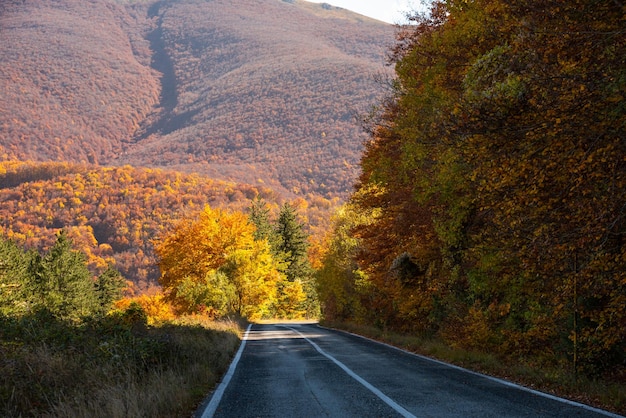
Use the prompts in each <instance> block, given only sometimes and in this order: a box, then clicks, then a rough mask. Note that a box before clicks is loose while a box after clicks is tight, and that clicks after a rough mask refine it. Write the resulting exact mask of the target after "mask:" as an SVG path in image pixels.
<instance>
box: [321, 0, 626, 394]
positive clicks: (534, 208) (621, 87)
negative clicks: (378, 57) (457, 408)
mask: <svg viewBox="0 0 626 418" xmlns="http://www.w3.org/2000/svg"><path fill="white" fill-rule="evenodd" d="M625 16H626V7H625V5H624V4H623V2H620V1H595V0H576V1H569V2H563V1H558V0H548V1H541V2H527V1H512V2H511V1H506V2H505V1H493V0H489V1H483V0H476V1H471V2H468V1H456V0H449V1H435V2H433V3H432V8H431V10H430V13H429V14H424V15H417V16H415V17H414V25H413V26H409V27H406V28H404V30H402V31H400V32H399V34H398V42H397V43H396V46H395V48H394V49H393V53H392V55H391V59H392V62H393V64H394V65H395V71H396V75H397V78H396V81H395V86H394V91H393V93H392V94H390V95H389V97H388V98H387V99H386V100H385V101H384V102H383V103H382V104H381V106H380V111H379V112H378V113H376V114H373V115H372V117H371V118H370V120H369V127H370V129H369V130H370V133H371V136H370V140H369V142H367V144H366V149H365V152H364V154H363V157H362V160H361V175H360V177H359V180H358V184H357V186H356V190H355V191H354V193H353V194H352V195H351V196H350V198H349V201H348V202H347V203H346V205H345V206H344V207H343V208H342V210H341V211H339V212H338V213H337V215H336V218H335V221H334V227H333V232H332V233H331V234H330V235H329V238H328V247H327V253H326V254H325V256H324V259H323V263H322V267H321V268H320V270H319V272H318V285H319V292H320V299H321V304H322V313H323V316H324V318H326V319H328V320H334V321H353V322H358V323H361V324H369V325H374V326H376V327H379V328H380V329H382V330H390V331H391V330H393V331H399V332H403V333H406V334H413V335H422V336H432V337H436V338H439V339H441V340H443V341H445V342H446V343H447V344H449V345H450V346H452V347H460V348H464V349H468V350H478V351H482V352H490V353H495V354H497V355H498V356H501V357H502V358H508V359H509V360H510V361H512V362H513V363H515V364H519V363H527V364H530V365H533V367H535V368H538V369H544V368H545V369H548V368H550V369H551V368H554V367H556V368H557V369H558V370H560V371H561V372H562V373H566V372H568V373H570V374H571V375H573V376H574V378H582V377H586V378H592V379H593V378H604V379H608V380H613V381H621V382H623V381H624V378H625V376H626V334H625V332H626V310H625V309H624V307H625V306H626V276H625V273H624V272H626V245H625V244H626V243H625V241H624V235H625V234H626V217H625V216H626V211H625V209H626V159H625V157H624V156H625V155H626V149H625V144H626V142H625V138H626V107H625V103H626V100H625V97H624V92H625V91H626V62H625V61H624V60H625V57H626V20H625ZM614 396H615V397H616V398H617V397H618V396H617V395H616V394H614ZM622 398H623V397H622ZM622 402H623V401H622Z"/></svg>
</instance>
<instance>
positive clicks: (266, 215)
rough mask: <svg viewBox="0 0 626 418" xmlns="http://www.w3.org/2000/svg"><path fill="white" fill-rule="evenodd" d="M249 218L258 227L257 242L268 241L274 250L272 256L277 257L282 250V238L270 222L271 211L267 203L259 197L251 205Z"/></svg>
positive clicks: (256, 232)
mask: <svg viewBox="0 0 626 418" xmlns="http://www.w3.org/2000/svg"><path fill="white" fill-rule="evenodd" d="M248 210H249V214H248V218H249V219H250V222H251V223H252V224H253V225H254V226H255V227H256V231H254V239H255V240H256V241H262V240H264V239H265V240H267V242H268V243H269V244H270V248H271V250H272V255H277V254H278V251H279V248H280V241H281V237H280V235H279V234H278V233H277V231H276V230H275V229H274V227H273V225H272V222H271V220H270V210H269V208H268V207H267V203H266V202H265V201H264V200H263V199H261V198H259V197H257V198H256V199H255V200H253V201H252V204H251V205H250V208H249V209H248Z"/></svg>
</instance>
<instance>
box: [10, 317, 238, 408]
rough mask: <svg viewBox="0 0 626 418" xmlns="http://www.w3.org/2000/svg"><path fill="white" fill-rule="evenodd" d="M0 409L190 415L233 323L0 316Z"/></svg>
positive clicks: (223, 361) (217, 372)
mask: <svg viewBox="0 0 626 418" xmlns="http://www.w3.org/2000/svg"><path fill="white" fill-rule="evenodd" d="M0 332H1V334H0V337H1V338H0V343H1V345H0V354H1V355H0V405H1V406H0V416H23V417H29V416H38V417H45V416H54V417H154V416H159V417H179V416H190V415H191V414H192V413H193V411H195V409H196V408H197V406H198V405H199V404H200V402H201V401H202V400H203V399H204V398H205V397H206V396H207V394H208V393H209V392H210V391H211V389H212V388H213V387H214V386H215V384H216V383H217V381H218V379H219V377H220V376H221V375H222V374H223V372H224V371H225V370H226V368H227V367H228V365H229V363H230V359H231V356H232V355H233V353H234V351H235V350H236V348H237V347H238V345H239V335H240V333H241V327H240V326H239V324H237V323H236V322H234V321H228V322H222V323H216V322H210V321H206V320H202V319H199V318H184V319H182V320H180V321H179V322H176V323H165V324H161V325H159V326H153V327H145V326H141V325H140V326H137V324H133V325H131V326H129V327H124V326H121V325H120V324H119V323H115V322H114V321H108V322H106V321H104V322H99V323H97V324H90V325H89V326H83V327H80V328H72V327H70V326H68V325H66V324H62V323H59V322H57V321H55V320H52V319H50V318H47V319H46V320H45V321H43V322H42V321H40V320H37V319H33V318H31V319H29V320H22V321H15V320H6V319H3V320H2V324H1V328H0Z"/></svg>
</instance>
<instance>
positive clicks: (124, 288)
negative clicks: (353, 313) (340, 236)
mask: <svg viewBox="0 0 626 418" xmlns="http://www.w3.org/2000/svg"><path fill="white" fill-rule="evenodd" d="M154 241H155V246H156V248H157V254H158V256H159V258H160V262H159V267H160V270H161V271H162V276H161V278H160V285H161V287H160V288H158V289H157V288H153V289H151V291H150V292H144V293H142V294H139V295H133V294H132V292H133V287H132V286H128V285H129V283H127V282H126V281H125V280H124V279H123V278H122V276H121V275H120V274H119V273H118V272H117V270H115V269H114V268H113V267H112V265H109V266H108V267H107V268H106V269H104V271H103V272H102V273H101V274H99V275H97V276H94V273H93V271H90V269H89V262H88V261H89V259H88V256H87V255H86V254H85V253H83V252H81V251H78V250H76V249H75V248H74V247H73V242H72V239H71V238H70V237H69V236H68V234H67V233H66V232H65V231H64V230H60V232H59V233H58V234H57V238H56V241H55V242H54V243H53V244H52V245H51V246H50V248H48V249H47V250H45V251H42V252H39V251H37V250H36V249H30V250H24V249H23V247H21V246H19V245H18V244H16V243H15V242H14V241H12V240H10V239H8V238H5V237H3V236H2V235H0V415H2V416H24V417H27V416H59V417H64V416H65V417H128V416H132V417H139V416H146V417H151V416H158V417H179V416H189V415H190V414H192V413H193V412H194V411H195V410H196V409H197V408H198V406H199V404H200V402H201V401H202V400H203V399H204V398H205V397H206V396H207V394H209V393H210V391H211V390H212V388H213V387H214V386H215V384H216V383H217V381H218V380H219V378H220V376H221V375H222V374H223V373H224V371H225V370H226V368H227V367H228V365H229V363H230V359H231V357H232V355H233V354H234V352H235V350H236V349H237V347H238V346H239V342H240V336H241V332H242V329H243V326H242V325H243V323H244V322H245V320H244V319H241V318H249V319H263V318H265V319H267V318H275V317H280V318H285V319H300V318H304V317H311V316H316V315H317V314H318V312H319V307H318V305H317V300H316V296H315V292H314V286H313V282H312V280H313V275H312V272H313V270H312V267H311V266H310V263H309V260H308V253H307V249H308V236H307V234H306V233H305V232H304V230H303V224H302V223H301V222H300V221H299V220H298V217H297V213H296V211H295V209H294V208H293V207H292V206H290V205H289V204H284V205H283V206H282V208H281V210H280V213H279V214H278V216H277V219H276V220H275V221H273V220H271V217H270V209H269V208H268V207H267V205H266V204H265V203H264V202H263V201H262V200H256V201H255V202H254V203H253V204H252V207H251V208H250V213H249V214H248V215H246V214H245V213H243V212H238V211H227V210H219V209H212V208H211V207H209V206H206V207H205V208H204V210H202V211H201V212H199V213H198V214H196V215H189V217H185V218H183V219H181V220H180V221H179V222H178V223H177V224H176V225H175V226H174V227H172V228H171V230H169V231H167V232H165V233H163V234H162V235H161V236H159V237H158V238H156V239H155V240H154ZM232 318H240V319H238V320H234V319H232Z"/></svg>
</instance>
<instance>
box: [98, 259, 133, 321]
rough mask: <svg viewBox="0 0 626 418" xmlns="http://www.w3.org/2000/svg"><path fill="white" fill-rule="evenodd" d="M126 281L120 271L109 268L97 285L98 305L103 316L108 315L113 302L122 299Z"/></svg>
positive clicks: (99, 278) (99, 277)
mask: <svg viewBox="0 0 626 418" xmlns="http://www.w3.org/2000/svg"><path fill="white" fill-rule="evenodd" d="M125 287H126V281H125V280H124V278H123V277H122V275H121V274H120V272H119V271H117V270H116V269H114V268H113V267H111V266H109V267H108V268H107V269H106V270H105V271H104V272H103V273H102V274H101V275H100V276H98V280H97V281H96V283H95V289H96V293H97V297H98V305H99V310H100V313H101V314H106V313H107V312H108V310H109V309H111V307H112V306H113V302H115V301H116V300H118V299H121V297H122V293H123V289H124V288H125Z"/></svg>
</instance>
